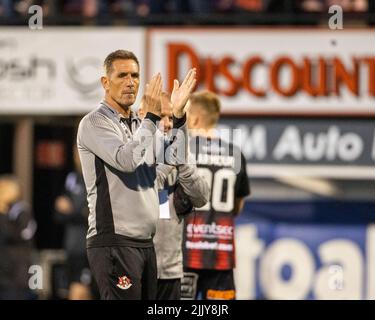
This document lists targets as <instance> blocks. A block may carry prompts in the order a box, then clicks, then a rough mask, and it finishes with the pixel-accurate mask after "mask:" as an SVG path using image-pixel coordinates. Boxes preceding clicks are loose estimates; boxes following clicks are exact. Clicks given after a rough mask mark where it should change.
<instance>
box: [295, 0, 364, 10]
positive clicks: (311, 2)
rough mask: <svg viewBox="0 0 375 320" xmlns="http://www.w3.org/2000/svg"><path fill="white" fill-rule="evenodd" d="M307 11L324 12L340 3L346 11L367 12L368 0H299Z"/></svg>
mask: <svg viewBox="0 0 375 320" xmlns="http://www.w3.org/2000/svg"><path fill="white" fill-rule="evenodd" d="M297 2H298V4H299V7H300V8H301V9H302V10H303V11H306V12H323V11H328V8H329V7H330V6H333V5H339V6H340V7H342V9H343V11H344V12H367V11H368V7H369V3H368V0H302V1H300V0H299V1H297Z"/></svg>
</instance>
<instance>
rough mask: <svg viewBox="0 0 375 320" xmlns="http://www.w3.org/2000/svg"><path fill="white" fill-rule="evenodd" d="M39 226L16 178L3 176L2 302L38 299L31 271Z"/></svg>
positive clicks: (0, 222) (0, 213)
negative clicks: (23, 199) (22, 198)
mask: <svg viewBox="0 0 375 320" xmlns="http://www.w3.org/2000/svg"><path fill="white" fill-rule="evenodd" d="M35 231H36V223H35V221H34V219H33V217H32V214H31V211H30V209H29V207H28V205H27V204H26V203H25V202H23V201H22V200H21V189H20V185H19V183H18V181H17V179H16V178H14V177H13V176H1V177H0V300H24V299H32V298H35V295H34V294H33V293H32V291H31V290H30V288H29V285H28V282H29V277H30V274H29V268H30V266H31V265H32V249H33V242H32V239H33V237H34V234H35Z"/></svg>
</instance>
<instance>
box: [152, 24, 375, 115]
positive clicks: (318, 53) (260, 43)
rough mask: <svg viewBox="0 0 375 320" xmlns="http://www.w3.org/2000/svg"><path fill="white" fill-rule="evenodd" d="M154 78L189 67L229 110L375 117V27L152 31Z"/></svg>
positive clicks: (181, 73) (166, 79) (173, 74)
mask: <svg viewBox="0 0 375 320" xmlns="http://www.w3.org/2000/svg"><path fill="white" fill-rule="evenodd" d="M147 53H148V55H149V57H148V77H151V76H152V75H153V74H155V73H157V72H159V71H160V72H162V75H163V79H164V82H165V83H166V86H167V88H168V90H171V88H172V86H173V80H174V79H175V78H177V79H179V80H182V79H183V76H184V74H185V72H186V71H187V70H188V68H189V67H192V66H193V67H196V68H197V70H198V77H199V84H198V87H197V90H201V89H209V90H212V91H214V92H216V93H218V94H219V95H220V97H221V99H222V105H223V113H225V114H248V115H251V114H263V115H282V114H286V115H361V116H364V115H375V29H358V30H356V29H351V30H328V29H327V30H322V29H233V28H232V29H220V28H217V29H151V30H150V33H149V34H148V50H147Z"/></svg>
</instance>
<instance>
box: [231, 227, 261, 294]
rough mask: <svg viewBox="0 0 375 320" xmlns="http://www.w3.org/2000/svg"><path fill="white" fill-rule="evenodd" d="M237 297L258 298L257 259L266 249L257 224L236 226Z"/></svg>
mask: <svg viewBox="0 0 375 320" xmlns="http://www.w3.org/2000/svg"><path fill="white" fill-rule="evenodd" d="M235 243H236V268H235V269H234V277H235V283H236V298H237V299H240V300H254V299H256V291H255V287H256V265H255V262H256V259H257V258H258V257H259V256H260V254H261V253H262V251H263V250H264V247H265V244H264V241H262V240H261V239H259V237H258V230H257V227H256V226H255V225H252V224H245V225H239V226H237V227H236V232H235Z"/></svg>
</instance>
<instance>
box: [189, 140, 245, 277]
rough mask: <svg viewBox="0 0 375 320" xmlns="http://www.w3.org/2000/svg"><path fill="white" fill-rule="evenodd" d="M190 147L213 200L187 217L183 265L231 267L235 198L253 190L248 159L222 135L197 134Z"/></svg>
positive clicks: (199, 267) (194, 267) (214, 267)
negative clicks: (207, 135)
mask: <svg viewBox="0 0 375 320" xmlns="http://www.w3.org/2000/svg"><path fill="white" fill-rule="evenodd" d="M190 151H191V154H192V156H193V158H195V160H196V164H197V167H198V172H199V174H201V175H202V176H203V177H204V178H205V179H206V181H207V183H208V185H209V186H210V189H211V191H210V198H209V199H210V201H209V202H208V203H207V204H206V205H205V206H203V207H201V208H195V210H194V211H193V212H192V213H190V214H189V215H187V216H186V217H185V225H184V241H183V252H184V267H186V268H193V269H216V270H228V269H232V268H234V266H235V258H234V255H235V247H234V216H235V213H234V210H235V200H236V198H242V197H246V196H247V195H249V193H250V188H249V180H248V176H247V173H246V160H245V158H244V156H243V154H242V152H241V151H240V149H239V148H237V147H236V146H234V145H233V144H232V143H227V142H224V141H223V140H222V139H220V138H212V139H210V138H204V137H194V138H193V139H191V142H190Z"/></svg>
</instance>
